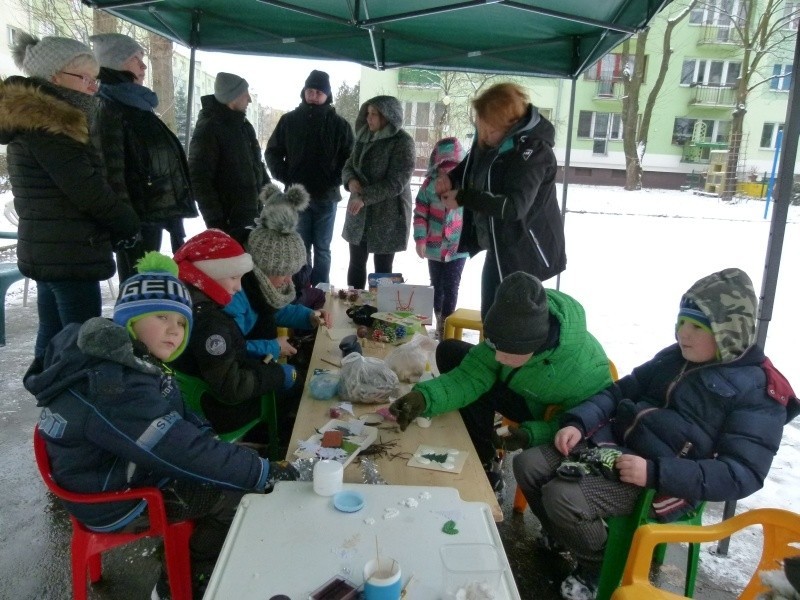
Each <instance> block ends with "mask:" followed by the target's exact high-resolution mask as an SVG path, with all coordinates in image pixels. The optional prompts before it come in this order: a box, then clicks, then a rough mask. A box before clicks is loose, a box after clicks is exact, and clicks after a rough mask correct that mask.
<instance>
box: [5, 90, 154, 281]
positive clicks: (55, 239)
mask: <svg viewBox="0 0 800 600" xmlns="http://www.w3.org/2000/svg"><path fill="white" fill-rule="evenodd" d="M93 102H94V99H93V98H91V97H90V96H86V95H85V94H79V93H78V92H73V91H70V90H67V89H65V88H60V87H58V86H55V85H53V84H50V83H48V82H45V81H42V80H35V79H25V78H22V77H10V78H8V79H7V80H6V81H5V82H3V83H2V85H0V143H2V144H8V151H7V154H8V172H9V176H10V179H11V190H12V193H13V195H14V207H15V209H16V211H17V214H18V215H19V230H18V235H19V242H18V244H17V263H18V265H19V269H20V271H21V272H22V274H23V275H25V276H26V277H30V278H31V279H34V280H36V281H65V280H66V281H68V280H75V281H101V280H103V279H108V278H109V277H111V276H112V275H113V274H114V271H115V269H116V266H115V264H114V257H113V254H112V243H114V242H116V241H119V240H122V239H126V238H130V237H132V236H134V235H135V234H136V233H137V232H138V231H139V219H138V217H137V216H136V213H135V212H134V211H133V210H132V209H131V207H130V206H128V205H127V204H126V203H125V202H124V201H123V200H122V199H121V198H120V197H119V196H118V195H117V194H115V193H114V192H113V191H112V190H111V188H110V187H109V185H108V183H107V182H106V179H105V177H104V176H103V169H102V161H101V160H100V156H99V154H98V153H97V151H96V150H95V149H94V147H93V146H92V145H91V143H90V142H89V125H88V121H87V111H90V106H91V103H93ZM78 103H81V104H83V105H85V109H83V108H79V106H78Z"/></svg>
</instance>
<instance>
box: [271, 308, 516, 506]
mask: <svg viewBox="0 0 800 600" xmlns="http://www.w3.org/2000/svg"><path fill="white" fill-rule="evenodd" d="M325 307H326V309H327V310H329V311H331V313H332V314H333V329H335V330H337V331H339V330H342V329H344V328H347V327H349V328H350V329H352V332H353V333H355V330H356V326H355V325H354V324H353V322H352V321H351V320H350V319H349V318H348V317H347V315H346V314H345V310H346V309H347V308H348V307H349V304H348V303H347V302H346V301H344V300H340V299H338V298H337V297H335V296H332V295H331V294H329V295H328V299H327V301H326V304H325ZM338 345H339V344H338V342H337V341H334V340H333V339H331V337H330V336H329V335H328V332H327V331H326V330H325V328H324V327H320V328H319V331H318V332H317V338H316V342H315V344H314V351H313V353H312V356H311V364H310V367H309V371H308V373H309V375H308V379H309V380H310V379H311V377H312V376H313V373H314V369H317V368H319V369H328V370H330V371H336V370H338V369H337V367H336V366H333V365H331V364H330V362H327V361H331V362H338V359H339V357H340V356H341V353H340V351H339V347H338ZM393 348H394V347H393V346H388V345H384V346H381V345H378V344H374V343H368V344H365V346H364V355H365V356H376V357H379V358H383V357H385V356H386V355H387V354H388V353H389V352H391V350H392V349H393ZM323 359H325V360H323ZM408 389H410V385H406V386H405V387H404V390H408ZM339 403H340V400H339V398H338V397H334V398H333V399H332V400H324V401H323V400H316V399H315V398H313V397H312V396H311V393H310V391H309V386H308V385H306V388H305V391H304V392H303V397H302V399H301V400H300V406H299V408H298V411H297V420H296V421H295V424H294V429H293V430H292V438H291V440H290V442H289V450H288V454H287V457H286V458H287V459H288V460H293V459H295V458H296V457H295V456H294V451H295V450H296V449H297V445H298V443H299V442H301V441H303V440H307V439H308V438H309V437H311V436H312V435H313V434H314V433H315V428H319V427H321V426H322V425H324V424H325V423H327V422H328V421H329V420H330V419H331V416H330V409H331V407H334V406H336V405H338V404H339ZM378 406H381V405H375V404H354V405H353V409H354V413H355V416H356V417H359V416H361V415H362V414H364V413H369V412H374V411H375V409H376V408H377V407H378ZM342 418H345V419H346V418H347V416H345V417H342ZM378 428H379V429H378V434H379V435H378V440H379V441H380V442H384V443H385V442H391V441H396V444H397V445H396V446H395V447H393V448H391V449H389V450H388V452H387V454H388V455H387V456H372V457H371V458H373V459H374V460H375V463H376V465H377V467H378V471H379V473H380V475H381V477H383V479H384V480H385V481H386V482H387V483H389V484H396V485H418V486H436V487H440V486H444V487H454V488H456V489H458V491H459V494H460V495H461V498H462V499H463V500H465V501H467V502H485V503H486V504H488V505H489V507H490V509H491V512H492V515H493V517H494V520H495V521H497V522H500V521H502V520H503V512H502V510H501V508H500V505H499V504H498V502H497V497H496V496H495V494H494V491H493V490H492V488H491V486H490V485H489V481H488V480H487V479H486V475H485V473H484V471H483V466H482V465H481V462H480V460H479V459H478V455H477V453H476V451H475V448H474V446H473V445H472V441H471V440H470V438H469V434H468V433H467V429H466V427H465V426H464V422H463V420H462V419H461V415H460V414H459V413H458V411H453V412H449V413H446V414H443V415H439V416H437V417H434V418H433V420H432V422H431V426H430V427H428V428H421V427H418V426H417V425H416V424H414V423H412V424H411V425H409V427H408V428H407V429H406V431H404V432H400V429H399V428H398V427H397V426H396V424H395V423H394V422H389V421H386V422H384V423H382V424H381V425H379V426H378ZM420 444H425V445H429V446H439V447H447V448H456V449H458V450H460V451H467V452H468V455H467V458H466V462H465V464H464V468H463V469H462V470H461V472H460V473H449V472H443V471H433V470H429V469H421V468H416V467H410V466H408V464H407V463H408V459H409V458H410V457H411V455H412V454H413V453H414V451H415V450H416V449H417V448H418V447H419V445H420ZM393 455H394V456H397V457H396V458H392V456H393ZM358 462H359V461H358V459H356V460H355V461H353V463H351V464H350V465H348V466H347V468H346V469H345V476H344V479H345V481H346V482H349V483H363V477H362V475H361V469H360V466H359V464H358Z"/></svg>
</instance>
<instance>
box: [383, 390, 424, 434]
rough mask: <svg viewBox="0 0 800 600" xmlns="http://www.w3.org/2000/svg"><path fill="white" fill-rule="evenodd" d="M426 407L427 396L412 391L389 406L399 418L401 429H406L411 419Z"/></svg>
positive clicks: (398, 422)
mask: <svg viewBox="0 0 800 600" xmlns="http://www.w3.org/2000/svg"><path fill="white" fill-rule="evenodd" d="M425 408H426V405H425V396H423V395H422V394H421V393H420V392H414V391H411V392H408V393H407V394H406V395H405V396H400V397H399V398H398V399H397V400H395V401H394V402H393V403H392V405H391V406H390V407H389V412H390V413H392V414H393V415H394V416H395V417H396V418H397V424H398V425H400V431H405V430H406V427H408V424H409V423H411V421H413V420H414V419H416V418H417V417H418V416H420V415H421V414H422V413H424V412H425Z"/></svg>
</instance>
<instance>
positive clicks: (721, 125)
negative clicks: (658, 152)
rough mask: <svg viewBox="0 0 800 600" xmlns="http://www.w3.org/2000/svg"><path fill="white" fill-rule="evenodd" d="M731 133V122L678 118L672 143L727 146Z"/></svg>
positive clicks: (674, 126)
mask: <svg viewBox="0 0 800 600" xmlns="http://www.w3.org/2000/svg"><path fill="white" fill-rule="evenodd" d="M730 133H731V122H730V121H718V120H713V119H691V118H689V117H677V118H676V119H675V124H674V125H673V127H672V143H673V144H675V145H677V146H683V145H684V144H688V143H690V142H691V143H695V144H727V143H728V139H729V137H730Z"/></svg>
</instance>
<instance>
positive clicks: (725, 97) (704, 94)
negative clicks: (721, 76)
mask: <svg viewBox="0 0 800 600" xmlns="http://www.w3.org/2000/svg"><path fill="white" fill-rule="evenodd" d="M692 91H693V94H692V98H691V100H689V104H696V105H701V106H719V107H726V108H732V107H733V106H735V102H736V90H734V89H733V88H732V87H728V86H718V85H699V84H693V85H692Z"/></svg>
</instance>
